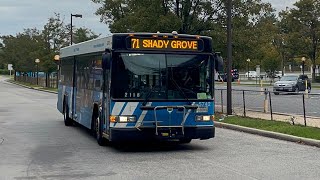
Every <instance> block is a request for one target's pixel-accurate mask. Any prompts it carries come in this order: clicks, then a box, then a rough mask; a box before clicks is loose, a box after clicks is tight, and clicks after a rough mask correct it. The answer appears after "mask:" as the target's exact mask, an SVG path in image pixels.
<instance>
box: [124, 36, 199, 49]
mask: <svg viewBox="0 0 320 180" xmlns="http://www.w3.org/2000/svg"><path fill="white" fill-rule="evenodd" d="M129 48H130V49H135V50H171V51H202V50H203V41H202V40H199V39H195V40H191V39H159V38H154V39H151V38H136V37H132V38H131V39H130V47H129Z"/></svg>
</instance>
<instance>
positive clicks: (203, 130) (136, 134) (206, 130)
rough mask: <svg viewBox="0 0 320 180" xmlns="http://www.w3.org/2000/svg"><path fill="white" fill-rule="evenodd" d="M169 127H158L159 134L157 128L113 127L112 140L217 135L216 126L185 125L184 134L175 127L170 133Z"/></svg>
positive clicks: (200, 137)
mask: <svg viewBox="0 0 320 180" xmlns="http://www.w3.org/2000/svg"><path fill="white" fill-rule="evenodd" d="M169 132H170V131H169V130H168V129H163V128H162V129H161V128H158V135H156V134H155V133H156V130H155V128H141V129H140V131H139V130H138V129H135V128H113V129H110V140H111V141H133V140H134V141H137V140H138V141H140V140H142V141H143V140H154V139H160V140H171V139H180V138H190V139H210V138H213V137H214V136H215V127H214V126H210V127H199V126H198V127H185V128H184V135H182V133H181V129H173V130H172V131H171V132H172V133H173V134H174V135H170V133H169Z"/></svg>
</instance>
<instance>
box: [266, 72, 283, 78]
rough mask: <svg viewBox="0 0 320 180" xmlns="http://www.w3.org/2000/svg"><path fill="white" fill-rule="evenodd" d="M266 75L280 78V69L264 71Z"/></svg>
mask: <svg viewBox="0 0 320 180" xmlns="http://www.w3.org/2000/svg"><path fill="white" fill-rule="evenodd" d="M284 75H285V74H284ZM266 76H267V77H268V78H281V77H282V71H274V72H271V71H266Z"/></svg>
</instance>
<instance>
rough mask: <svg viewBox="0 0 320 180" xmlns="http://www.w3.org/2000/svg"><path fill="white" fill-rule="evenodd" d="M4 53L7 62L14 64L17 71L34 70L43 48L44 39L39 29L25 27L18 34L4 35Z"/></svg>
mask: <svg viewBox="0 0 320 180" xmlns="http://www.w3.org/2000/svg"><path fill="white" fill-rule="evenodd" d="M1 39H2V40H3V48H2V50H3V55H2V58H3V59H5V61H6V63H10V64H13V67H14V69H15V70H17V71H24V72H27V71H33V70H34V66H35V64H34V60H35V59H36V58H37V57H40V51H41V50H42V49H43V41H42V37H41V34H40V31H39V30H37V29H25V30H24V32H23V33H19V34H17V35H16V36H12V35H9V36H2V37H1Z"/></svg>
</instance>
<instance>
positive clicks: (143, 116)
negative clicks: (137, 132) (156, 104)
mask: <svg viewBox="0 0 320 180" xmlns="http://www.w3.org/2000/svg"><path fill="white" fill-rule="evenodd" d="M146 106H151V103H150V102H148V103H147V104H146ZM147 112H148V111H147V110H143V111H142V113H141V115H140V116H139V119H138V121H137V123H136V125H135V127H136V128H138V127H139V126H141V124H142V121H143V120H144V118H145V117H146V114H147Z"/></svg>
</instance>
